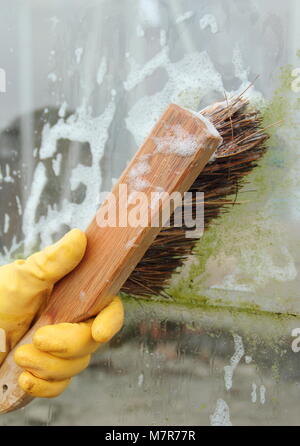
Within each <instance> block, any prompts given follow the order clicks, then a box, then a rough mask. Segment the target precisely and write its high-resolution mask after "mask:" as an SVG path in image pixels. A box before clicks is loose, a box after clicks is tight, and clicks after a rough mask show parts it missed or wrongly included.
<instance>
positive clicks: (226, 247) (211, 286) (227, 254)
mask: <svg viewBox="0 0 300 446" xmlns="http://www.w3.org/2000/svg"><path fill="white" fill-rule="evenodd" d="M293 68H294V67H293V66H292V65H287V66H285V67H282V68H281V70H280V73H279V77H278V86H277V88H276V89H275V90H274V92H273V95H272V98H271V99H270V100H269V101H267V102H266V103H265V105H264V106H263V108H262V110H261V111H262V116H263V125H264V127H268V133H269V135H270V139H269V141H268V143H267V147H268V150H267V153H266V154H265V156H264V157H263V158H262V160H261V161H260V163H259V166H258V167H257V168H256V169H254V170H253V171H252V173H251V174H250V175H249V176H248V177H247V182H246V183H245V185H244V186H243V187H242V188H241V190H240V192H239V195H238V202H239V203H240V204H239V205H235V206H234V207H232V208H228V209H227V210H228V211H229V212H227V213H226V214H223V215H222V216H221V217H220V218H219V219H218V220H217V221H215V222H214V223H212V225H211V227H210V228H209V230H206V231H205V233H204V235H203V237H202V238H201V240H199V242H198V244H197V246H196V247H195V250H194V256H193V261H191V262H189V264H188V266H186V267H184V268H183V271H182V273H181V274H180V275H179V276H178V277H176V275H175V278H174V280H173V282H172V285H171V287H170V289H169V290H168V291H169V293H170V294H171V295H172V297H173V298H174V300H175V301H177V302H182V303H186V302H187V301H189V302H194V303H196V302H198V304H199V305H216V306H224V305H225V306H226V305H230V306H238V307H242V308H244V309H245V310H253V311H259V310H260V309H261V307H260V302H259V299H258V297H257V296H258V291H260V292H261V293H263V294H264V295H266V296H268V292H270V293H272V298H274V301H275V298H276V299H277V300H278V301H280V300H281V294H280V293H282V287H283V286H284V284H285V283H286V282H289V281H292V280H294V278H295V276H296V274H297V270H296V268H295V262H294V258H295V255H296V251H297V250H296V246H294V247H293V246H292V247H290V246H289V241H290V240H289V239H288V236H287V235H286V232H288V231H286V228H285V225H284V223H285V222H284V216H285V213H287V212H289V208H288V206H289V205H288V203H287V197H292V198H293V194H295V195H296V191H297V189H298V187H297V186H298V179H297V177H298V176H299V175H298V176H297V175H295V172H294V170H293V169H295V145H296V144H299V140H300V138H299V136H300V135H299V129H298V128H297V113H299V110H300V107H299V100H298V99H299V97H297V94H295V93H294V92H293V91H292V88H291V83H292V81H293V77H292V70H293ZM274 123H275V124H276V123H277V124H276V125H274V126H272V125H273V124H274ZM269 126H271V127H269ZM299 186H300V183H299ZM299 210H300V209H299ZM295 245H297V243H295ZM299 247H300V245H299V244H298V245H297V248H298V253H299V252H300V249H299ZM293 248H294V251H293ZM272 284H273V287H272ZM274 284H276V286H274ZM277 289H278V290H279V291H278V292H277V291H276V290H277ZM276 292H277V295H274V293H275V294H276ZM231 295H233V298H232V299H231ZM239 296H240V297H241V298H239ZM285 298H286V297H284V299H285ZM286 301H287V302H288V297H287V298H286Z"/></svg>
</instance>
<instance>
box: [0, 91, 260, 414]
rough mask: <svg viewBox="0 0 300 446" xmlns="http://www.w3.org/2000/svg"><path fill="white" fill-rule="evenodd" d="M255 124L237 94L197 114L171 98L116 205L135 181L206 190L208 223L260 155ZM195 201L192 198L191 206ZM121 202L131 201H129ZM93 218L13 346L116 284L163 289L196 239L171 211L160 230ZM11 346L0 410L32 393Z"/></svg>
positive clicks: (146, 189) (149, 188) (145, 187)
mask: <svg viewBox="0 0 300 446" xmlns="http://www.w3.org/2000/svg"><path fill="white" fill-rule="evenodd" d="M260 127H261V117H260V116H259V113H257V112H255V111H250V110H249V109H248V103H247V101H246V100H245V99H244V98H243V97H242V96H239V97H237V98H233V99H231V100H229V101H225V102H221V103H217V104H214V105H212V106H210V107H207V108H206V109H205V110H203V111H202V112H201V115H200V114H198V116H197V114H194V113H192V112H189V111H187V110H185V109H182V108H180V107H178V106H177V105H170V106H169V107H168V109H167V110H166V112H165V113H164V114H163V115H162V117H161V118H160V120H159V121H158V123H157V125H156V126H155V128H154V129H153V131H152V133H151V134H150V136H149V137H148V138H147V139H146V141H145V142H144V144H143V145H142V146H141V148H140V150H139V151H138V152H137V154H136V155H135V157H134V158H133V160H132V161H131V163H130V164H129V166H128V167H127V168H126V170H125V171H124V173H123V174H122V176H121V178H120V179H119V181H118V183H117V184H116V185H115V187H114V189H113V194H114V196H115V198H116V204H117V205H118V204H119V203H120V202H122V200H123V198H124V197H122V196H121V195H120V188H119V185H126V186H127V187H128V189H129V190H134V189H138V188H140V189H141V188H142V191H143V193H144V194H146V196H147V198H149V202H150V195H151V192H153V190H157V189H159V190H163V191H164V192H167V193H168V194H169V195H171V194H172V193H173V192H180V193H181V194H183V193H184V192H186V191H188V190H191V191H193V192H196V191H200V192H204V193H205V204H204V205H205V226H207V225H208V224H209V222H210V221H211V220H212V219H213V218H215V217H217V216H218V215H219V213H220V212H221V211H222V209H223V207H224V206H226V205H227V204H228V203H231V200H227V199H226V198H225V197H226V195H228V194H232V193H233V192H235V191H236V189H237V188H238V187H239V185H240V182H241V179H242V178H243V177H244V176H245V175H246V174H247V173H249V172H250V170H251V169H252V168H253V167H254V166H255V165H256V163H257V161H258V159H259V158H260V157H261V156H262V155H263V153H264V151H265V148H264V145H263V143H264V141H265V140H266V139H267V135H266V134H265V133H264V131H263V130H261V128H260ZM220 135H221V136H220ZM160 142H163V144H160ZM212 157H213V158H212ZM143 160H147V167H148V168H147V169H144V171H143V174H142V178H136V176H134V175H133V172H139V166H140V164H141V162H143ZM140 171H141V169H140ZM201 172H202V173H201ZM200 173H201V175H200ZM137 180H138V181H137ZM137 186H138V187H137ZM196 205H197V203H196V200H194V201H193V203H192V206H191V207H190V212H191V213H194V211H195V206H196ZM103 206H104V204H103V205H102V207H101V208H100V210H99V211H98V216H99V213H100V214H101V212H102V211H101V209H102V210H103ZM126 206H127V207H128V209H129V208H130V206H131V203H130V201H129V200H128V201H127V203H126ZM164 206H165V202H164V200H162V201H161V200H158V201H157V203H156V204H155V205H154V206H151V212H150V216H161V215H162V214H163V210H164ZM149 218H150V217H149ZM97 222H99V220H98V218H97V216H96V217H95V218H94V220H93V221H92V223H91V224H90V226H89V227H88V229H87V231H86V234H87V239H88V245H87V250H86V253H85V256H84V258H83V260H82V262H81V263H80V265H79V266H78V267H77V268H75V270H74V271H72V272H71V273H70V274H68V275H67V276H66V277H65V278H63V279H62V280H61V281H59V282H58V283H57V284H56V286H55V287H54V290H53V293H52V295H51V297H50V300H49V303H48V306H47V307H46V309H45V310H44V311H43V313H42V314H41V316H40V317H39V319H38V320H37V321H36V322H35V323H34V325H33V326H32V328H31V329H30V330H29V332H28V333H27V334H26V335H25V336H24V337H23V339H22V340H21V341H20V342H19V344H18V345H17V347H18V346H19V345H20V344H24V343H31V340H32V335H33V333H34V332H35V331H36V329H37V328H38V327H40V326H43V325H48V324H53V323H58V322H79V321H82V320H85V319H88V318H90V317H91V316H94V315H96V314H97V313H98V312H99V311H100V310H101V309H102V308H104V307H105V306H106V305H108V303H109V302H110V301H111V299H112V297H113V296H114V295H116V294H118V293H119V291H120V290H121V291H125V292H127V293H130V294H133V295H139V296H144V297H149V296H150V295H157V294H158V293H161V294H163V290H164V287H165V285H166V284H167V283H168V280H169V278H170V276H171V274H172V273H173V272H174V271H175V269H176V268H177V267H178V266H180V265H181V264H182V263H183V260H184V258H185V257H186V256H187V255H188V254H189V253H190V252H191V250H192V248H193V246H194V244H195V242H196V240H195V239H188V238H186V236H185V231H186V230H187V229H188V228H186V227H184V226H183V227H175V226H172V218H171V226H170V227H168V228H165V229H162V227H157V226H156V227H153V226H151V225H148V226H146V227H131V226H125V227H120V226H117V227H100V226H99V224H98V223H97ZM164 223H165V222H163V221H162V222H161V226H163V225H164ZM161 229H162V230H161ZM160 231H161V232H160ZM83 295H84V296H85V298H84V299H83V298H82V296H83ZM17 347H15V348H17ZM13 352H14V350H13V351H12V352H10V353H9V354H8V356H7V358H6V360H5V362H4V363H3V364H2V366H1V369H0V412H1V413H5V412H9V411H11V410H14V409H17V408H19V407H22V406H24V405H26V404H27V403H28V402H29V401H30V400H31V397H29V396H28V395H27V394H25V393H24V392H23V391H22V390H21V388H20V387H19V386H18V376H19V374H20V373H21V369H20V368H19V367H18V366H17V365H16V364H15V362H14V359H13Z"/></svg>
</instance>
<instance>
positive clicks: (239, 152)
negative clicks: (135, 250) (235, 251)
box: [121, 96, 268, 297]
mask: <svg viewBox="0 0 300 446" xmlns="http://www.w3.org/2000/svg"><path fill="white" fill-rule="evenodd" d="M201 113H202V114H203V115H204V116H206V117H207V118H209V119H210V121H211V122H212V123H213V124H214V125H215V127H216V128H217V129H218V131H219V133H220V134H221V136H222V138H223V143H222V144H221V146H220V147H219V148H218V149H217V151H216V153H215V155H214V159H213V160H211V161H210V162H209V163H208V164H207V165H206V167H205V168H204V169H203V171H202V172H201V174H200V175H199V176H198V178H197V179H196V181H195V182H194V183H193V185H192V187H191V188H190V191H191V192H193V196H194V195H195V194H194V193H195V192H204V197H205V198H204V226H205V228H207V227H208V226H209V224H210V223H211V222H212V220H214V219H215V218H217V217H218V216H219V215H220V214H221V213H222V212H225V211H226V210H227V209H228V206H229V205H233V204H235V199H232V198H226V197H228V196H232V195H233V194H235V195H236V194H237V192H238V190H239V188H240V187H241V184H242V183H243V179H244V177H245V175H248V174H249V173H250V172H251V170H252V169H253V168H254V167H256V165H257V161H258V160H259V159H260V158H261V157H262V156H263V154H264V152H265V150H266V147H265V145H264V143H265V141H266V140H267V139H268V135H267V134H266V133H265V132H264V131H263V129H262V117H261V115H260V113H259V112H258V111H253V110H250V109H249V105H248V102H247V100H245V99H244V98H243V97H241V96H239V97H237V98H233V99H231V100H230V101H228V102H219V103H216V104H214V105H213V106H210V107H207V108H206V109H204V110H202V112H201ZM195 206H196V202H195V200H194V201H193V203H192V204H191V209H190V212H191V213H192V215H193V216H194V215H195ZM172 223H173V222H172V219H171V226H170V227H168V228H165V229H162V231H161V232H160V233H159V235H158V236H157V237H156V239H155V240H154V242H153V244H152V245H151V247H150V248H149V249H148V250H147V252H146V253H145V255H144V257H143V259H142V260H141V261H140V262H139V263H138V265H137V267H136V268H135V270H134V271H133V272H132V273H131V275H130V277H129V278H128V280H127V281H126V283H125V284H124V286H123V287H122V290H121V291H122V292H125V293H127V294H130V295H134V296H140V297H150V296H158V295H160V296H165V297H167V293H166V292H165V291H164V290H165V288H166V286H167V285H168V282H169V280H170V278H171V276H172V274H173V273H174V272H175V270H177V269H178V268H179V267H181V266H182V264H183V262H184V261H185V259H186V258H187V257H188V256H189V255H190V254H191V252H192V250H193V248H194V246H195V243H196V242H197V239H195V238H191V239H189V238H187V237H186V235H185V233H186V230H187V229H188V228H186V227H185V226H182V227H174V226H172Z"/></svg>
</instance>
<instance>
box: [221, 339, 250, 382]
mask: <svg viewBox="0 0 300 446" xmlns="http://www.w3.org/2000/svg"><path fill="white" fill-rule="evenodd" d="M233 340H234V349H235V351H234V354H233V356H232V357H231V358H230V365H226V366H225V367H224V381H225V387H226V390H230V389H231V387H232V378H233V373H234V371H235V369H236V367H237V366H238V364H239V362H240V360H241V359H242V357H243V356H244V354H245V350H244V345H243V341H242V338H241V336H239V335H237V334H234V335H233Z"/></svg>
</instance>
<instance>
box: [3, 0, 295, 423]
mask: <svg viewBox="0 0 300 446" xmlns="http://www.w3.org/2000/svg"><path fill="white" fill-rule="evenodd" d="M0 5H1V16H0V24H1V26H0V35H1V42H2V44H1V47H0V68H1V72H0V74H1V76H0V77H1V79H0V81H1V85H0V91H1V92H0V99H1V105H0V128H1V133H0V166H1V170H0V193H1V201H0V206H1V208H0V209H1V212H0V231H1V239H0V262H1V264H5V263H8V262H10V261H12V260H14V259H16V258H20V257H25V256H27V255H29V254H30V253H32V252H34V251H35V250H37V249H39V248H41V247H44V246H46V245H48V244H49V243H51V242H52V241H55V240H57V239H58V238H59V237H60V236H61V235H62V234H64V233H65V232H66V231H67V230H68V229H69V228H73V227H79V228H81V229H85V228H86V226H87V224H88V223H89V221H90V220H91V218H92V216H93V215H94V214H95V211H96V210H97V208H98V206H99V202H100V197H101V192H102V191H109V190H110V189H111V186H112V185H113V184H114V182H115V181H116V179H117V178H118V177H119V175H120V173H121V172H122V170H123V169H124V167H125V166H126V164H127V162H128V161H129V160H130V159H131V157H132V156H133V154H134V153H135V152H136V150H137V147H138V146H139V145H140V143H141V142H142V141H143V139H144V138H145V137H146V136H147V134H148V132H149V130H150V129H151V128H152V127H153V125H154V123H155V122H156V120H157V119H158V117H159V115H160V114H161V113H162V112H163V110H164V109H165V108H166V106H167V105H168V104H169V103H170V102H175V103H178V104H180V105H182V106H184V107H188V108H191V109H194V110H200V109H201V108H204V107H205V106H206V105H208V104H210V103H212V102H214V101H216V100H222V99H223V98H224V95H225V96H227V95H230V94H239V93H241V92H242V91H244V90H245V89H246V88H247V87H248V86H249V83H251V82H254V85H253V86H252V88H251V89H249V90H248V92H247V94H248V95H249V97H250V98H251V100H253V101H254V102H255V103H256V104H258V105H259V106H260V107H261V108H262V110H263V117H264V122H265V124H266V125H270V124H274V123H277V124H276V125H275V126H273V127H271V128H270V129H269V132H270V134H271V139H270V141H269V143H268V149H269V150H268V151H267V153H266V155H265V156H264V158H263V159H262V161H261V162H260V166H259V167H258V168H257V169H255V170H254V171H253V173H252V174H251V175H250V176H249V177H248V179H247V183H245V185H244V186H243V188H242V189H241V191H240V192H239V194H238V196H237V202H238V204H237V205H236V206H234V207H232V208H230V209H228V212H227V213H226V214H224V215H223V216H222V217H220V218H219V219H218V221H217V224H214V225H212V226H211V228H210V229H209V230H207V231H205V233H204V236H203V237H202V238H201V239H200V241H199V243H198V245H197V247H196V250H195V252H194V254H193V255H192V256H191V258H189V260H188V261H187V263H186V265H185V266H184V270H183V272H182V273H181V274H180V275H179V276H176V277H175V278H174V279H173V281H172V285H171V290H170V292H171V295H172V300H171V301H168V302H157V301H150V302H148V301H147V302H145V301H141V300H136V299H132V298H130V297H126V298H125V302H126V323H125V326H124V328H123V330H122V332H121V333H120V334H119V335H118V336H117V337H116V338H115V339H114V340H113V341H112V342H111V344H110V346H109V347H106V348H105V349H104V351H100V352H98V353H97V354H95V355H94V357H93V360H92V363H91V365H90V367H89V368H88V370H86V371H85V372H83V373H82V374H81V375H80V376H78V377H76V378H75V379H74V382H73V384H72V386H71V387H70V388H69V389H68V390H67V391H66V392H65V393H64V394H63V395H62V396H60V397H59V398H57V399H55V400H51V401H47V400H36V401H34V402H33V403H31V404H30V405H29V406H28V407H26V408H24V409H21V410H19V411H17V412H14V413H11V414H8V415H2V416H1V417H0V424H2V425H5V424H25V425H26V424H27V425H28V424H29V425H31V424H33V425H39V424H50V425H51V424H52V425H55V424H70V425H79V424H86V425H99V424H100V425H113V424H119V425H126V424H127V425H128V424H131V425H134V424H139V425H143V424H165V425H168V424H169V425H176V424H196V425H198V424H199V425H208V424H212V425H219V424H225V425H226V424H232V425H241V424H248V425H259V424H266V423H267V424H270V425H271V424H295V425H297V424H299V420H298V418H299V417H298V415H297V409H298V407H299V406H298V405H299V403H298V399H299V398H298V393H299V384H300V378H299V372H298V369H299V367H298V363H299V360H298V358H300V356H299V354H298V355H297V348H293V347H292V341H293V340H295V339H296V338H295V337H293V335H292V334H293V333H295V332H293V333H292V330H293V329H295V328H297V327H298V326H300V320H298V316H297V315H299V313H300V306H299V305H300V304H299V302H300V300H299V274H298V265H299V261H300V245H299V241H298V236H297V234H298V226H299V219H300V213H299V209H300V201H299V192H298V190H299V160H298V158H299V157H298V147H299V130H298V127H297V121H298V120H299V97H300V96H299V83H298V84H297V82H296V81H297V79H296V77H295V76H296V75H297V68H298V67H299V66H300V58H299V57H300V53H299V51H300V49H299V37H300V36H299V27H298V26H297V23H299V19H300V4H299V2H297V1H296V0H287V1H285V2H282V1H280V0H276V1H275V0H264V1H263V2H262V1H258V0H256V1H255V0H209V1H205V0H201V1H199V0H198V1H196V0H185V1H179V0H172V1H171V0H165V1H163V0H122V1H118V0H102V1H99V0H97V1H96V0H85V1H83V0H65V1H64V2H61V1H59V0H53V1H51V2H50V1H43V2H42V1H41V2H37V1H34V0H29V1H27V2H24V1H17V0H13V1H6V0H0ZM107 407H109V410H108V409H107Z"/></svg>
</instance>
